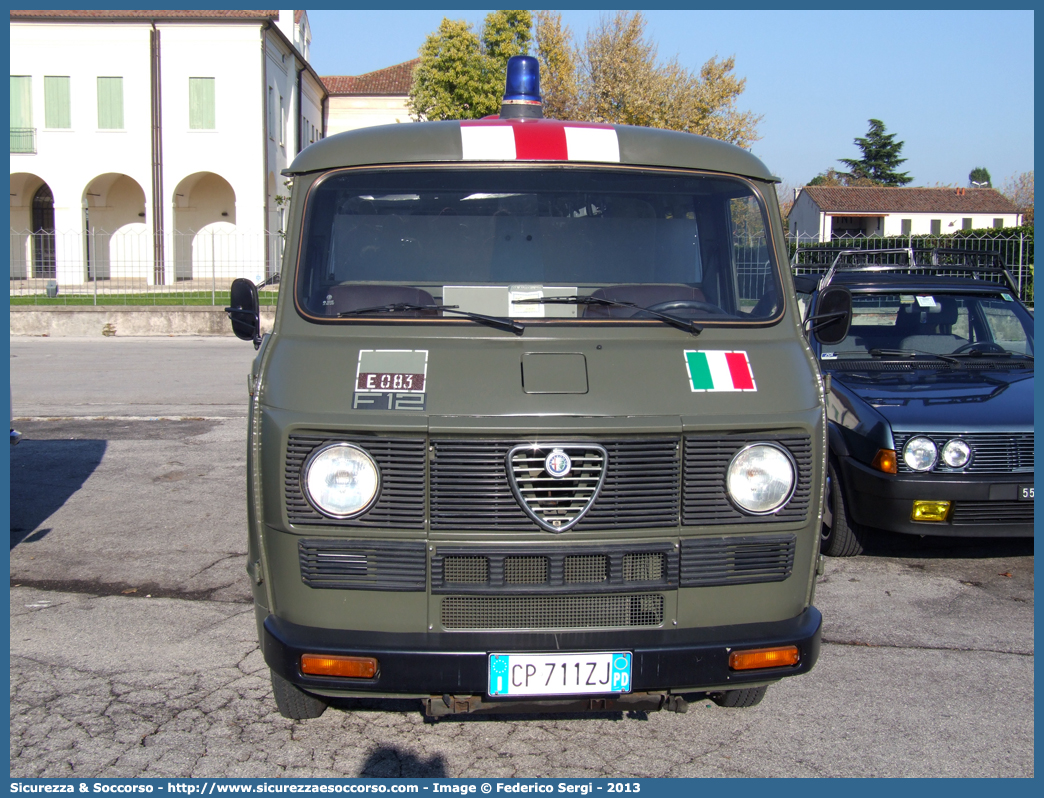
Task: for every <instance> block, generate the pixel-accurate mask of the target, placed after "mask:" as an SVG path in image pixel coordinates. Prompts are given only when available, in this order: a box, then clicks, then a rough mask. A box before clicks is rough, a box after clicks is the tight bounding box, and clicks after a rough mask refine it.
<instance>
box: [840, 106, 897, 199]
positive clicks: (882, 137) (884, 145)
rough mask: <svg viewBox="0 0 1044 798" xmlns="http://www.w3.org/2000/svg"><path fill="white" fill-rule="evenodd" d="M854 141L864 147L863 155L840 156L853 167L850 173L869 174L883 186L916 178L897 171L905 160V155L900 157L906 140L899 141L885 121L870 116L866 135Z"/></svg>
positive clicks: (863, 175) (854, 174)
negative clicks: (858, 156) (888, 130)
mask: <svg viewBox="0 0 1044 798" xmlns="http://www.w3.org/2000/svg"><path fill="white" fill-rule="evenodd" d="M855 145H856V146H857V147H859V149H860V150H861V151H862V153H863V157H862V158H859V159H858V160H856V159H853V158H839V159H838V160H839V161H840V162H841V163H843V164H844V165H845V166H847V167H848V168H849V169H850V170H851V171H850V172H848V173H847V175H846V176H847V177H849V178H861V177H865V178H869V179H870V180H873V181H874V182H876V183H878V184H880V185H882V186H905V185H906V184H907V183H909V182H911V181H912V180H913V178H912V177H910V175H909V173H907V172H902V173H900V172H897V171H895V170H896V168H897V167H898V166H899V165H900V164H902V163H905V162H906V159H905V158H900V157H899V153H900V151H902V149H903V142H901V141H896V140H895V134H894V133H885V125H884V122H882V121H881V120H880V119H871V120H870V130H869V131H868V132H867V134H866V137H865V138H856V139H855ZM842 174H844V173H842Z"/></svg>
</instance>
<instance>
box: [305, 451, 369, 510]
mask: <svg viewBox="0 0 1044 798" xmlns="http://www.w3.org/2000/svg"><path fill="white" fill-rule="evenodd" d="M303 482H304V487H305V493H306V494H307V496H308V501H310V502H311V503H312V504H313V505H314V506H315V508H316V509H317V510H319V512H321V513H323V514H324V515H328V516H331V517H332V518H351V517H352V516H354V515H359V513H362V512H365V511H366V510H369V509H370V506H371V505H372V504H373V503H374V502H375V501H376V500H377V494H378V492H379V491H380V487H381V474H380V471H378V470H377V464H376V463H375V462H373V458H372V457H370V455H368V454H367V453H366V452H365V451H363V450H362V449H360V448H359V447H358V446H354V445H352V444H350V443H333V444H330V445H329V446H325V447H323V448H322V449H320V450H319V451H317V452H316V453H315V454H313V455H312V456H311V458H309V460H308V463H307V464H306V465H305V469H304V480H303Z"/></svg>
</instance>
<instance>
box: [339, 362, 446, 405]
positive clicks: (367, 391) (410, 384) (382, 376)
mask: <svg viewBox="0 0 1044 798" xmlns="http://www.w3.org/2000/svg"><path fill="white" fill-rule="evenodd" d="M427 381H428V350H427V349H362V350H360V351H359V365H358V367H357V368H356V371H355V394H354V396H353V397H352V409H353V410H424V409H425V408H426V406H427V392H426V391H427Z"/></svg>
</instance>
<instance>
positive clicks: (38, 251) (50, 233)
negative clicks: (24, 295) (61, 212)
mask: <svg viewBox="0 0 1044 798" xmlns="http://www.w3.org/2000/svg"><path fill="white" fill-rule="evenodd" d="M10 246H11V250H10V251H11V279H12V280H27V279H31V278H53V277H54V276H55V274H56V258H55V229H54V194H53V193H52V191H51V187H50V186H49V185H48V184H47V183H46V182H45V181H44V180H43V178H41V177H39V176H37V175H34V174H31V173H28V172H18V173H15V174H12V175H11V245H10Z"/></svg>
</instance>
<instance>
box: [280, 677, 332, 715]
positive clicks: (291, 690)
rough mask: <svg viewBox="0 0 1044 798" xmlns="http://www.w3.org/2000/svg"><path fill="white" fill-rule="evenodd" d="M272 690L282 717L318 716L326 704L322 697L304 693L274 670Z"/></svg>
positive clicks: (323, 710) (324, 709)
mask: <svg viewBox="0 0 1044 798" xmlns="http://www.w3.org/2000/svg"><path fill="white" fill-rule="evenodd" d="M272 692H273V693H275V702H276V708H277V709H278V710H279V714H280V715H282V716H283V717H284V718H290V719H292V720H307V719H308V718H318V717H319V716H320V715H322V714H323V712H325V711H326V707H327V704H326V702H325V701H324V700H323V699H321V698H319V697H318V696H314V695H312V694H311V693H306V692H305V691H304V690H302V689H301V688H300V687H297V686H296V685H293V684H291V683H290V682H288V681H287V680H286V679H284V678H283V677H282V676H280V675H279V674H278V673H276V672H275V671H272Z"/></svg>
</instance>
